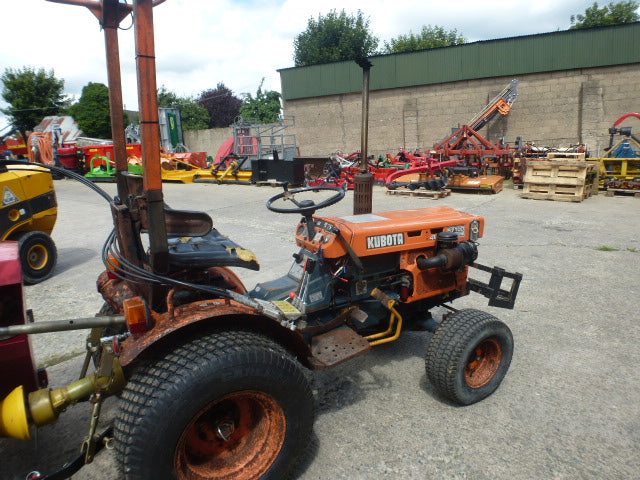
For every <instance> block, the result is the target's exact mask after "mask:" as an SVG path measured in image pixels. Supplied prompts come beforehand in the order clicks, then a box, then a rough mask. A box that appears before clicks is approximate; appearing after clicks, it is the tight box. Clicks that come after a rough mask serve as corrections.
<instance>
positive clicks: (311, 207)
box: [267, 185, 345, 216]
mask: <svg viewBox="0 0 640 480" xmlns="http://www.w3.org/2000/svg"><path fill="white" fill-rule="evenodd" d="M323 190H328V191H332V192H336V194H335V195H332V196H330V197H329V198H327V199H326V200H324V201H323V202H320V203H318V204H317V205H316V203H315V202H314V201H313V200H302V201H298V200H296V199H295V195H296V194H298V193H302V192H320V191H323ZM344 193H345V192H344V190H343V189H342V188H340V187H327V186H322V187H320V186H318V187H303V188H296V189H295V190H287V186H286V185H285V186H284V192H282V193H279V194H278V195H276V196H275V197H271V198H270V199H269V200H267V208H268V209H269V210H271V211H272V212H276V213H299V214H301V215H303V216H307V215H313V213H314V212H315V211H316V210H319V209H321V208H325V207H328V206H329V205H333V204H334V203H338V202H339V201H340V200H342V199H343V198H344ZM280 199H283V201H287V200H289V201H290V202H291V203H293V204H294V205H295V206H296V207H297V208H279V207H274V206H273V203H274V202H277V201H278V200H280Z"/></svg>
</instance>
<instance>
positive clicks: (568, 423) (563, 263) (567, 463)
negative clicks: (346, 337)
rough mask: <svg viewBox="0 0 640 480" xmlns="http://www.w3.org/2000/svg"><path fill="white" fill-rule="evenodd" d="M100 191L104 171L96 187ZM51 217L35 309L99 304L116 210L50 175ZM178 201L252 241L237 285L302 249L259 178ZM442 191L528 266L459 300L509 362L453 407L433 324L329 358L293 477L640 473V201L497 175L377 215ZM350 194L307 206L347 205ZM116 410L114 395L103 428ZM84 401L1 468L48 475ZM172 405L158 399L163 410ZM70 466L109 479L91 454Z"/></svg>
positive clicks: (45, 340)
mask: <svg viewBox="0 0 640 480" xmlns="http://www.w3.org/2000/svg"><path fill="white" fill-rule="evenodd" d="M102 186H103V187H104V188H105V189H106V190H107V191H109V192H110V193H111V194H114V193H115V185H113V184H106V185H102ZM56 189H57V196H58V203H59V217H58V224H57V225H56V228H55V230H54V232H53V238H54V240H55V242H56V244H57V247H58V265H57V267H56V271H55V274H54V276H53V277H52V278H51V279H49V280H47V281H45V282H43V283H41V284H38V285H34V286H29V287H26V288H25V295H26V302H27V307H28V308H31V309H32V310H33V312H34V315H35V318H36V321H46V320H58V319H68V318H78V317H86V316H92V315H94V314H95V313H96V312H97V311H98V310H99V308H100V307H101V305H102V299H101V298H100V296H99V294H98V293H97V292H96V288H95V280H96V278H97V276H98V274H99V273H100V272H101V271H102V270H103V266H102V263H101V259H100V252H101V247H102V244H103V242H104V240H105V238H106V236H107V234H108V233H109V231H110V230H111V214H110V210H109V208H108V205H107V204H106V202H104V200H103V199H102V198H100V197H99V196H98V195H96V194H94V193H93V192H91V191H90V190H88V189H87V188H86V187H84V186H82V185H80V184H78V183H75V182H72V181H66V180H65V181H57V182H56ZM164 192H165V200H166V202H167V203H168V204H169V205H171V206H172V207H173V208H183V209H194V210H204V211H206V212H207V213H209V214H210V215H211V217H212V218H213V220H214V225H215V226H216V227H217V228H218V229H219V230H220V232H221V233H223V234H224V235H227V236H229V237H231V238H232V239H233V240H234V241H236V242H237V243H239V244H240V245H242V246H243V247H245V248H249V249H251V250H253V251H254V252H255V253H256V255H257V256H258V259H259V260H260V263H261V270H260V271H259V272H253V271H248V270H246V271H244V270H242V269H235V270H236V272H237V273H238V274H239V275H240V277H241V278H242V279H243V281H244V282H245V284H246V285H247V287H249V288H252V287H253V285H254V284H255V283H256V282H258V281H265V280H269V279H272V278H275V277H277V276H279V275H282V274H284V273H285V272H286V271H287V270H288V268H289V266H290V264H291V262H292V259H291V255H292V254H293V253H294V252H295V251H296V250H297V249H296V247H295V243H294V229H295V225H296V223H297V221H298V216H297V215H284V214H276V213H272V212H270V211H268V210H267V209H266V207H265V203H266V201H267V199H268V198H269V197H271V196H273V195H275V194H277V193H279V192H280V190H279V189H276V188H271V187H260V188H258V187H252V186H240V185H214V184H191V185H182V184H165V186H164ZM441 205H447V206H452V207H455V208H459V209H461V210H464V211H467V212H470V213H475V214H480V215H483V216H484V217H485V218H486V228H485V236H484V238H482V239H480V242H479V243H480V245H479V248H478V249H479V257H478V261H479V262H480V263H483V264H485V265H489V266H493V265H498V266H501V267H504V268H506V269H507V270H509V271H518V272H520V273H522V274H523V275H524V279H523V281H522V284H521V286H520V293H519V296H518V300H517V302H516V306H515V309H514V310H502V309H496V308H490V307H487V306H486V305H487V302H486V299H485V298H484V297H481V296H480V295H477V294H473V293H472V294H471V295H470V296H468V297H465V298H463V299H460V300H458V301H455V302H454V303H453V306H454V307H456V308H465V307H471V308H479V309H483V310H486V311H488V312H490V313H492V314H494V315H496V316H497V317H499V318H500V319H502V320H503V321H505V322H506V323H507V325H509V327H510V328H511V330H512V332H513V336H514V340H515V352H514V356H513V360H512V363H511V368H510V371H509V373H508V374H507V376H506V378H505V380H504V381H503V383H502V385H501V386H500V388H499V389H498V390H497V391H496V392H495V393H494V394H493V395H492V396H490V397H488V398H487V399H485V400H484V401H482V402H480V403H477V404H474V405H471V406H468V407H458V406H454V405H452V404H450V403H448V402H446V401H444V400H443V399H441V398H440V397H438V396H437V395H436V394H435V393H434V390H433V389H432V387H431V386H430V385H429V383H428V382H427V379H426V375H425V370H424V353H425V351H426V347H427V345H428V342H429V341H430V338H431V334H429V333H427V332H407V333H405V334H403V336H401V338H400V339H399V340H398V341H396V342H394V343H390V344H386V345H381V346H379V347H375V348H374V349H373V351H372V352H371V353H369V354H368V355H365V356H363V357H359V358H358V359H356V360H354V361H352V362H350V363H347V364H345V365H343V366H341V367H338V368H337V369H334V370H330V371H326V372H320V373H313V374H312V375H313V378H314V379H315V392H316V397H317V418H316V422H315V427H314V436H313V439H312V448H311V449H310V450H309V452H308V454H307V456H306V457H305V459H304V462H303V464H302V465H301V467H300V469H299V472H298V478H300V479H303V480H311V479H317V480H321V479H371V478H376V479H394V480H395V479H473V480H498V479H499V480H532V479H544V480H547V479H549V480H565V479H566V480H569V479H572V480H573V479H581V480H588V479H593V480H605V479H616V480H620V479H629V480H631V479H638V478H640V374H639V373H638V365H639V364H640V349H639V348H638V340H639V339H640V326H639V317H640V313H639V312H640V227H639V226H640V199H637V198H633V197H605V196H604V195H603V194H600V195H598V196H595V197H591V198H588V199H586V200H585V201H583V202H581V203H566V202H551V201H537V200H524V199H521V198H520V196H519V191H518V190H514V189H512V188H511V186H510V185H507V186H506V188H505V189H504V190H503V191H502V192H501V193H499V194H497V195H486V194H482V195H480V194H462V193H454V194H452V195H451V196H449V197H446V198H443V199H439V200H431V199H424V198H416V197H404V196H387V195H385V189H384V188H382V187H378V186H376V187H374V197H373V209H374V211H387V210H401V209H408V208H422V207H430V206H441ZM352 209H353V193H352V192H348V193H347V196H346V198H345V199H344V200H343V201H342V202H340V203H338V204H337V205H334V206H332V207H329V208H327V209H325V210H321V211H320V212H318V214H319V215H327V216H329V215H331V216H334V215H346V214H351V213H352ZM85 336H86V332H84V331H82V332H63V333H57V334H42V335H36V336H32V346H33V350H34V353H35V357H36V360H37V362H38V363H39V364H40V365H47V366H48V371H49V379H50V385H51V386H52V387H61V386H65V385H67V384H69V383H70V382H72V381H74V380H75V379H76V378H77V375H78V374H79V371H80V366H81V363H82V358H83V357H82V353H83V351H84V339H85ZM116 408H117V399H116V398H112V399H109V400H108V401H107V402H106V404H105V408H103V419H102V420H103V422H102V423H101V426H100V428H99V430H100V431H102V429H104V428H105V426H106V423H107V421H108V420H109V419H110V418H111V417H112V416H113V411H114V410H115V409H116ZM89 413H90V406H89V405H88V404H87V403H85V404H81V405H76V406H74V407H71V408H70V409H69V410H68V411H67V412H65V413H63V414H62V415H61V417H60V419H59V420H58V422H57V423H55V424H52V425H49V426H45V427H42V428H40V429H39V430H38V432H37V436H36V439H35V441H31V442H21V441H19V440H14V439H1V440H0V480H12V479H20V480H22V479H24V478H25V474H26V473H27V472H29V471H31V470H35V469H37V470H40V471H41V472H43V473H51V472H52V471H54V470H56V469H57V468H59V467H61V466H62V465H63V464H64V463H65V462H66V461H69V460H71V459H72V458H73V457H75V455H77V453H78V452H79V448H80V445H81V443H82V440H83V439H84V437H85V435H86V434H87V431H88V428H89ZM169 414H170V412H169ZM73 478H75V479H88V480H91V479H96V480H97V479H100V480H104V479H119V478H121V474H120V473H119V472H118V468H117V463H116V461H115V453H114V452H113V451H112V450H103V451H102V452H101V453H99V454H98V456H97V457H96V459H95V461H94V463H92V464H90V465H88V466H86V467H84V468H83V469H82V470H80V472H79V473H77V474H76V475H75V476H74V477H73Z"/></svg>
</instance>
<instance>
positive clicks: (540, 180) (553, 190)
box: [522, 159, 599, 202]
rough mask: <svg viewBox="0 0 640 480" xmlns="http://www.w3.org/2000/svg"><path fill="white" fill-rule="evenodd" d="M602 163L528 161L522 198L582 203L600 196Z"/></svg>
mask: <svg viewBox="0 0 640 480" xmlns="http://www.w3.org/2000/svg"><path fill="white" fill-rule="evenodd" d="M598 169H599V164H598V162H578V161H573V160H566V159H565V160H536V161H531V160H529V161H527V171H526V173H525V176H524V188H523V192H522V198H530V199H534V200H556V201H565V202H581V201H583V200H584V199H585V198H588V197H590V196H591V195H597V194H598Z"/></svg>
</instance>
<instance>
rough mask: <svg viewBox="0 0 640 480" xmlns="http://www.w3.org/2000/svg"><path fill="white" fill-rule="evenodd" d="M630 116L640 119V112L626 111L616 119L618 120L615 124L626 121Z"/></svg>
mask: <svg viewBox="0 0 640 480" xmlns="http://www.w3.org/2000/svg"><path fill="white" fill-rule="evenodd" d="M629 117H636V118H637V119H640V113H633V112H631V113H625V114H624V115H622V116H621V117H620V118H619V119H618V120H616V122H615V123H614V124H613V126H614V127H617V126H618V125H620V124H621V123H622V122H624V121H625V120H626V119H627V118H629Z"/></svg>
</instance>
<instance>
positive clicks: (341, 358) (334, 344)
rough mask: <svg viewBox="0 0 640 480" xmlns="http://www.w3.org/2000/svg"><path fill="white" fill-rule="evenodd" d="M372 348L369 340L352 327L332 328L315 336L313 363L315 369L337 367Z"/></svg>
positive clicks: (312, 347)
mask: <svg viewBox="0 0 640 480" xmlns="http://www.w3.org/2000/svg"><path fill="white" fill-rule="evenodd" d="M369 350H371V346H370V345H369V342H368V341H367V340H365V338H364V337H362V336H360V335H358V334H357V333H356V332H354V331H353V330H351V329H350V328H340V329H337V330H332V331H330V332H327V333H323V334H322V335H318V336H316V337H313V339H312V341H311V354H312V355H313V356H312V358H311V359H310V360H311V363H312V365H313V368H314V369H317V370H324V369H327V368H331V367H335V366H336V365H340V364H341V363H344V362H346V361H347V360H351V359H352V358H355V357H357V356H359V355H362V354H363V353H367V352H368V351H369Z"/></svg>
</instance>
